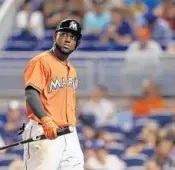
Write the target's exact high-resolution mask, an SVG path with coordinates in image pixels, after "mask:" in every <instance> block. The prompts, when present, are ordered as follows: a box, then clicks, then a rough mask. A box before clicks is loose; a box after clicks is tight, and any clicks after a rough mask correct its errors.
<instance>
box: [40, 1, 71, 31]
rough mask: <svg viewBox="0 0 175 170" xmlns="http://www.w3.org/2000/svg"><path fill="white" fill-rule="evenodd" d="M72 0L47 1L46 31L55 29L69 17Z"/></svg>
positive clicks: (44, 9) (45, 7)
mask: <svg viewBox="0 0 175 170" xmlns="http://www.w3.org/2000/svg"><path fill="white" fill-rule="evenodd" d="M69 11H70V0H61V1H54V0H46V1H45V3H44V6H43V15H44V26H45V29H55V28H56V26H57V25H58V23H59V22H60V21H61V20H63V19H66V18H67V17H68V14H69Z"/></svg>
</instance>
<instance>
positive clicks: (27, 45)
mask: <svg viewBox="0 0 175 170" xmlns="http://www.w3.org/2000/svg"><path fill="white" fill-rule="evenodd" d="M35 48H36V42H33V41H27V40H26V41H24V40H15V41H13V40H9V41H8V43H7V46H6V48H5V50H6V51H32V50H35Z"/></svg>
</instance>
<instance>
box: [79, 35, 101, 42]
mask: <svg viewBox="0 0 175 170" xmlns="http://www.w3.org/2000/svg"><path fill="white" fill-rule="evenodd" d="M98 40H99V35H98V34H83V36H82V41H91V42H92V41H98Z"/></svg>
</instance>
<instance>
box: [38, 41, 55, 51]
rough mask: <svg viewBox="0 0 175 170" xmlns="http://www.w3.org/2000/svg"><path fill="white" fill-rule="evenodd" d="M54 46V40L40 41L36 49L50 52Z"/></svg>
mask: <svg viewBox="0 0 175 170" xmlns="http://www.w3.org/2000/svg"><path fill="white" fill-rule="evenodd" d="M52 46H53V40H43V41H39V43H38V45H37V47H36V49H37V50H48V49H50V48H51V47H52Z"/></svg>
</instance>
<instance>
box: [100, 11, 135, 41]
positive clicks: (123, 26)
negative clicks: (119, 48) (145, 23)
mask: <svg viewBox="0 0 175 170" xmlns="http://www.w3.org/2000/svg"><path fill="white" fill-rule="evenodd" d="M132 36H133V30H132V28H131V26H130V25H129V23H128V22H127V21H125V20H124V19H123V17H122V13H121V10H120V9H119V8H112V9H111V22H110V23H109V24H108V25H107V26H105V28H104V29H103V31H102V33H101V42H102V43H110V42H112V43H114V44H128V43H130V42H131V41H132Z"/></svg>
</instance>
